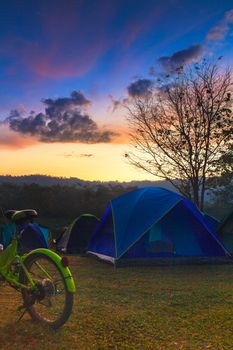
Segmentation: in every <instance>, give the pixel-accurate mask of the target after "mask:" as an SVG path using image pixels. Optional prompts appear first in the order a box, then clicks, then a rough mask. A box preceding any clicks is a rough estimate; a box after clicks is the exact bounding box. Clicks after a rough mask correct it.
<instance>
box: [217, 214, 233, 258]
mask: <svg viewBox="0 0 233 350" xmlns="http://www.w3.org/2000/svg"><path fill="white" fill-rule="evenodd" d="M216 231H217V233H218V234H219V236H220V237H221V239H222V240H223V242H224V245H225V247H226V248H227V249H228V250H229V252H230V253H231V255H233V210H231V211H230V213H228V214H227V216H226V217H225V218H224V219H223V220H222V221H221V222H220V223H219V225H218V227H217V228H216Z"/></svg>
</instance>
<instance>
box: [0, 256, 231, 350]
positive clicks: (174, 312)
mask: <svg viewBox="0 0 233 350" xmlns="http://www.w3.org/2000/svg"><path fill="white" fill-rule="evenodd" d="M71 269H72V272H73V273H74V276H75V280H76V283H77V289H78V292H77V295H76V297H75V305H74V310H73V314H72V316H71V318H70V320H69V321H68V322H67V323H66V324H65V326H64V327H63V328H61V329H60V330H58V331H53V330H50V329H48V328H46V327H43V326H41V325H38V324H35V323H32V322H31V321H30V318H29V317H28V316H25V317H24V318H23V320H22V321H20V322H19V323H16V320H17V317H18V313H17V311H16V309H17V307H18V306H19V305H20V298H19V295H18V293H17V292H15V291H14V290H11V289H10V288H9V287H6V286H4V287H0V317H1V320H0V349H3V350H8V349H11V350H12V349H16V350H21V349H25V350H30V349H32V350H42V349H43V350H45V349H53V350H60V349H64V350H65V349H66V350H67V349H68V350H71V349H77V350H82V349H114V350H118V349H122V350H123V349H140V350H144V349H153V350H156V349H161V350H176V349H192V350H198V349H200V350H204V349H211V350H221V349H229V350H230V349H231V350H232V349H233V265H204V266H200V265H199V266H161V267H159V266H156V267H130V268H119V269H114V268H113V267H112V266H110V265H107V264H104V263H100V262H98V261H96V260H93V259H89V258H80V257H73V258H72V260H71Z"/></svg>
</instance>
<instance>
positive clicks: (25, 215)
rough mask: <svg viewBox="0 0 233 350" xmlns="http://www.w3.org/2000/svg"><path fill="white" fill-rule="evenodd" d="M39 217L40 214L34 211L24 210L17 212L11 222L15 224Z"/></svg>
mask: <svg viewBox="0 0 233 350" xmlns="http://www.w3.org/2000/svg"><path fill="white" fill-rule="evenodd" d="M37 216H38V213H37V211H36V210H34V209H24V210H16V211H15V213H14V214H13V215H12V216H11V220H12V221H13V222H15V223H18V222H20V221H24V220H27V219H29V220H30V219H33V218H36V217H37Z"/></svg>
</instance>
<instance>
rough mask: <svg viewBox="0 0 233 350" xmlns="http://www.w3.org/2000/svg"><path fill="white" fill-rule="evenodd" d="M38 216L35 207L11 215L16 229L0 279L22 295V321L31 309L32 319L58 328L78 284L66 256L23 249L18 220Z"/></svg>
mask: <svg viewBox="0 0 233 350" xmlns="http://www.w3.org/2000/svg"><path fill="white" fill-rule="evenodd" d="M35 216H37V213H36V211H35V210H21V211H15V212H14V213H13V214H12V217H11V221H12V222H14V223H15V224H16V232H15V234H14V236H13V238H12V241H11V243H10V245H9V246H8V247H7V248H6V249H5V250H3V251H2V252H1V253H0V279H1V280H2V281H4V282H7V283H8V284H9V285H10V286H11V287H12V288H14V289H16V290H17V291H19V292H20V293H21V294H22V299H23V304H22V306H20V307H19V310H20V311H22V315H21V316H20V318H19V320H20V319H21V318H22V317H23V316H24V314H25V313H26V312H28V313H29V315H30V316H31V318H32V319H33V320H35V321H40V322H42V323H44V324H47V325H49V326H51V327H52V328H54V329H57V328H59V327H61V326H62V325H63V324H64V323H65V322H66V321H67V320H68V318H69V316H70V314H71V312H72V307H73V296H74V293H75V292H76V287H75V283H74V280H73V277H72V274H71V272H70V269H69V267H68V265H69V262H68V259H67V257H65V256H63V257H60V256H59V255H58V254H56V253H55V252H53V251H52V250H50V249H46V248H37V249H34V250H31V251H23V249H22V248H23V247H22V243H21V237H22V231H21V230H20V229H19V223H20V222H22V220H30V219H31V218H32V217H35Z"/></svg>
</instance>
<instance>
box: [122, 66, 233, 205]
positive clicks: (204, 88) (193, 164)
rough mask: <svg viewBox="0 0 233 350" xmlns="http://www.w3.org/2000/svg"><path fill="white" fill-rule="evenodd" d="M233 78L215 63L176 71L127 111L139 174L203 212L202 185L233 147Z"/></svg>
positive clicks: (131, 156) (132, 158) (132, 156)
mask: <svg viewBox="0 0 233 350" xmlns="http://www.w3.org/2000/svg"><path fill="white" fill-rule="evenodd" d="M231 92H232V75H231V71H230V69H224V70H223V69H221V67H220V63H219V61H215V62H210V61H207V60H203V61H201V62H199V63H196V64H193V65H191V66H189V67H186V68H184V67H178V68H176V70H175V74H174V73H173V74H171V75H169V76H167V78H166V77H165V78H164V79H161V78H160V79H159V81H157V83H155V85H154V87H153V89H151V90H150V91H149V92H148V93H147V94H145V95H143V96H136V97H135V98H134V99H131V101H130V103H129V104H128V105H127V108H128V111H129V114H128V122H129V126H130V129H131V133H130V135H131V142H132V146H133V150H131V151H130V152H129V153H127V154H126V155H125V156H126V157H127V159H128V161H129V162H130V163H131V164H133V165H134V166H136V167H137V168H140V169H143V170H145V171H146V172H148V173H150V174H153V175H155V176H157V177H160V178H164V179H166V180H168V181H170V182H171V183H172V184H173V185H174V186H175V187H176V188H177V189H178V190H179V191H180V192H181V193H182V194H183V195H185V196H186V197H188V198H190V199H191V200H193V201H194V202H195V203H196V205H197V206H198V207H199V208H200V209H201V210H202V209H203V206H204V193H205V189H206V179H207V177H208V176H210V175H211V174H213V173H214V172H215V171H218V172H219V168H218V164H219V162H221V157H222V155H223V154H224V153H225V152H228V150H229V145H230V144H232V137H231V135H232V133H233V115H232V110H231V106H232V94H231Z"/></svg>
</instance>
